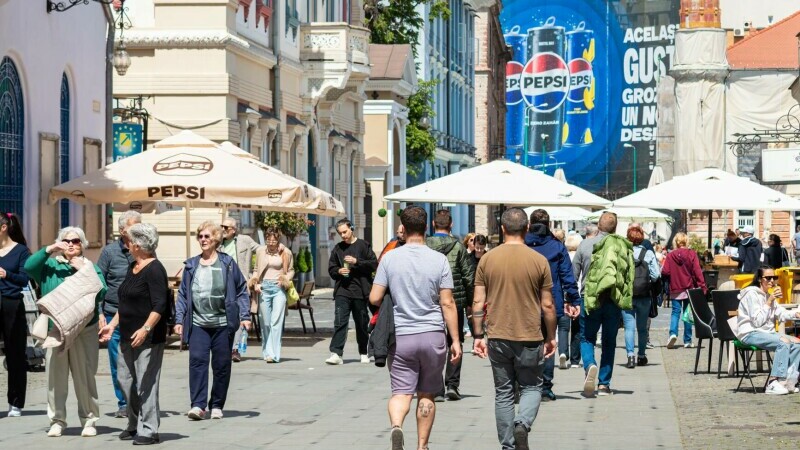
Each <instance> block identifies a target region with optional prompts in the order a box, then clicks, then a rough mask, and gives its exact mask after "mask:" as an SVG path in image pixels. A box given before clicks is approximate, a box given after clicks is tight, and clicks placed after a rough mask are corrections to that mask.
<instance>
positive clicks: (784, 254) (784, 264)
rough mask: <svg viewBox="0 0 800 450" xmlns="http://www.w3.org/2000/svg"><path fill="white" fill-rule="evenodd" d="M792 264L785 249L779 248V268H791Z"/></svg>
mask: <svg viewBox="0 0 800 450" xmlns="http://www.w3.org/2000/svg"><path fill="white" fill-rule="evenodd" d="M791 265H792V262H791V261H789V252H787V251H786V249H785V248H783V247H781V267H791Z"/></svg>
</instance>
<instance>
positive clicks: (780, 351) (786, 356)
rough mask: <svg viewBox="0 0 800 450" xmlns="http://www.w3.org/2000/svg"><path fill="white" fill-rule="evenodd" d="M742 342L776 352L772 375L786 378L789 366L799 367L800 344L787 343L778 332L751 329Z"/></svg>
mask: <svg viewBox="0 0 800 450" xmlns="http://www.w3.org/2000/svg"><path fill="white" fill-rule="evenodd" d="M742 343H743V344H745V345H752V346H754V347H758V348H760V349H763V350H769V351H771V352H773V353H774V354H775V356H774V359H773V360H772V372H771V373H770V375H771V376H773V377H777V378H786V373H787V371H788V370H789V367H794V369H795V370H797V369H798V367H797V366H798V362H799V361H800V344H787V343H785V342H783V341H782V340H781V337H780V335H779V334H778V333H767V332H763V331H751V332H749V333H747V334H746V335H745V336H744V337H743V338H742Z"/></svg>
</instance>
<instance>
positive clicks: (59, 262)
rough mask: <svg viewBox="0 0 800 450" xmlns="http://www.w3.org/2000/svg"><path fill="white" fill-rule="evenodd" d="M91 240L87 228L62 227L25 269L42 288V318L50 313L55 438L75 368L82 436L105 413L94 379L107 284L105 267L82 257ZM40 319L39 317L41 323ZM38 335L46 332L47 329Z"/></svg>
mask: <svg viewBox="0 0 800 450" xmlns="http://www.w3.org/2000/svg"><path fill="white" fill-rule="evenodd" d="M87 245H88V241H87V240H86V236H85V234H84V233H83V230H81V229H80V228H77V227H66V228H63V229H62V230H61V231H59V233H58V239H56V242H55V243H54V244H52V245H48V246H47V247H45V248H42V249H41V250H39V251H38V252H36V253H34V254H33V255H31V256H30V257H29V258H28V260H27V261H26V262H25V272H27V273H28V275H30V277H31V279H32V280H34V281H36V283H38V284H39V286H40V287H41V293H42V298H41V300H39V302H38V305H39V307H40V309H41V310H42V316H40V318H42V317H47V318H48V319H49V322H50V324H49V327H48V330H49V331H48V333H47V338H46V339H45V341H44V344H43V346H44V347H45V348H47V355H46V358H45V367H46V369H47V416H48V418H49V419H50V429H49V431H48V432H47V435H48V436H50V437H59V436H61V434H62V433H63V431H64V428H66V426H67V411H66V402H67V393H68V392H69V386H68V382H69V375H70V373H71V374H72V380H73V386H74V389H75V396H76V397H77V401H78V416H79V417H80V420H81V425H82V426H83V431H82V432H81V436H84V437H92V436H96V435H97V429H96V428H95V423H96V422H97V420H98V419H99V418H100V417H99V416H100V408H99V406H98V403H97V383H96V381H95V375H96V374H97V358H98V352H99V343H98V340H97V319H98V316H97V314H98V305H99V304H100V302H101V301H102V299H103V297H104V296H105V292H106V285H105V281H104V280H103V275H102V274H101V272H100V269H99V268H98V267H97V266H96V265H94V264H93V263H92V262H91V261H89V260H88V259H86V258H85V257H84V256H83V249H84V248H85V247H86V246H87ZM92 268H94V271H92V270H91V269H92ZM95 275H96V276H95ZM42 320H44V319H42ZM41 324H42V322H40V321H37V325H41ZM35 328H36V329H39V328H41V327H40V326H36V327H35ZM34 334H35V335H37V337H41V334H42V333H41V332H35V333H34Z"/></svg>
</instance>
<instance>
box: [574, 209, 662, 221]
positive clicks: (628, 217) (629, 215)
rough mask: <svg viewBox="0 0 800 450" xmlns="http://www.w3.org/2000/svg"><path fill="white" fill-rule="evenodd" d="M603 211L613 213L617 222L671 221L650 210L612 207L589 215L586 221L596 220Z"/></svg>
mask: <svg viewBox="0 0 800 450" xmlns="http://www.w3.org/2000/svg"><path fill="white" fill-rule="evenodd" d="M604 211H608V212H613V213H614V214H616V215H617V219H619V220H625V221H632V222H667V221H669V220H671V219H672V218H671V217H670V216H668V215H666V214H664V213H660V212H658V211H656V210H654V209H650V208H636V207H626V208H624V207H614V208H606V209H604V210H601V211H595V212H593V213H590V214H589V216H588V217H587V220H598V219H599V218H600V215H601V214H602V213H603V212H604Z"/></svg>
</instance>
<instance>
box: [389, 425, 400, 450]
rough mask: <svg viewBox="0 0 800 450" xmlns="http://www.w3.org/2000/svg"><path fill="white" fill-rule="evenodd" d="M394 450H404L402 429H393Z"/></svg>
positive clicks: (391, 438) (392, 441)
mask: <svg viewBox="0 0 800 450" xmlns="http://www.w3.org/2000/svg"><path fill="white" fill-rule="evenodd" d="M389 439H390V440H391V443H392V450H403V429H402V428H400V427H394V428H392V433H391V437H390V438H389Z"/></svg>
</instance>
